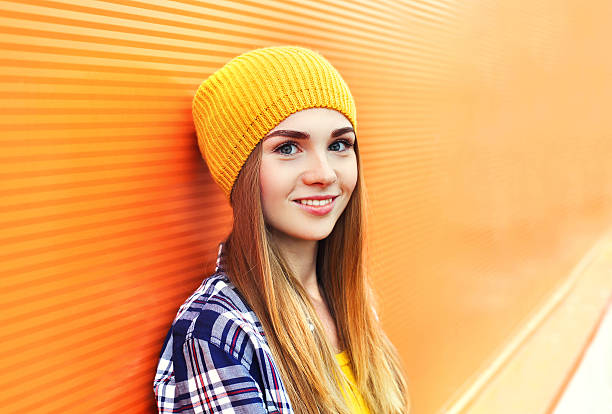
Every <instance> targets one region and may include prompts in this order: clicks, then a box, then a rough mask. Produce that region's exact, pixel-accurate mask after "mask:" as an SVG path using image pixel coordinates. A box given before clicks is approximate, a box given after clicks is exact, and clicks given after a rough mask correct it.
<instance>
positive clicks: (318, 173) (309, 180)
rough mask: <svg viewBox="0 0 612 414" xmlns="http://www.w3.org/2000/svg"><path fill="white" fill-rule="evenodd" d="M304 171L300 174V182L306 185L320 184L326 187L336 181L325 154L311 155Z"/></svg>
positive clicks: (334, 173)
mask: <svg viewBox="0 0 612 414" xmlns="http://www.w3.org/2000/svg"><path fill="white" fill-rule="evenodd" d="M311 154H312V156H311V157H310V159H309V160H308V166H307V168H306V171H304V173H303V174H302V181H303V182H304V184H307V185H314V184H321V185H323V186H327V185H329V184H333V183H335V182H336V180H337V179H338V176H337V175H336V171H335V170H334V168H333V167H332V165H330V163H329V160H328V158H327V155H326V154H322V155H321V154H319V153H314V152H313V153H311Z"/></svg>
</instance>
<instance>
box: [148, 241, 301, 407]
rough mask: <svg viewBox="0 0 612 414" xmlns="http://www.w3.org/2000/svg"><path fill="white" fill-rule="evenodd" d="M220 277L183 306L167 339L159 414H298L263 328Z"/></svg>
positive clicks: (158, 387)
mask: <svg viewBox="0 0 612 414" xmlns="http://www.w3.org/2000/svg"><path fill="white" fill-rule="evenodd" d="M222 247H223V243H221V244H219V255H218V257H217V266H216V268H215V273H214V274H213V275H211V276H210V277H208V278H206V279H205V280H204V281H203V282H202V284H201V285H200V287H199V288H198V289H197V290H196V291H195V292H194V293H193V294H192V295H191V296H190V297H189V298H188V299H187V300H186V301H185V303H183V305H181V307H180V308H179V311H178V313H177V315H176V318H175V319H174V322H173V324H172V327H171V328H170V331H169V332H168V335H167V336H166V340H165V342H164V346H163V349H162V352H161V355H160V359H159V363H158V365H157V373H156V375H155V380H154V382H153V389H154V392H155V397H156V399H157V408H158V410H159V412H160V413H223V414H230V413H249V414H251V413H252V414H257V413H279V414H280V413H285V414H292V413H293V409H292V408H291V404H290V402H289V396H288V395H287V392H286V391H285V387H284V386H283V382H282V380H281V378H280V376H279V371H278V368H277V366H276V365H275V363H274V361H273V359H272V353H271V352H270V348H269V346H268V343H267V341H266V338H265V335H264V331H263V327H262V325H261V322H260V321H259V319H258V318H257V316H256V315H255V313H254V312H253V311H252V310H251V309H250V307H249V306H248V305H247V303H246V302H245V301H244V299H243V298H242V296H241V295H240V293H239V292H238V290H237V289H236V287H235V286H234V285H232V283H231V282H230V281H229V279H228V278H227V275H226V274H225V273H224V271H223V268H222V261H223V256H222Z"/></svg>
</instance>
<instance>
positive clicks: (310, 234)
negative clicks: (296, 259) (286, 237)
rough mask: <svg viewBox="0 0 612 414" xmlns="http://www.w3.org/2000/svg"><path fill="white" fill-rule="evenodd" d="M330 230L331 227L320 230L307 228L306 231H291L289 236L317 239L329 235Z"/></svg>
mask: <svg viewBox="0 0 612 414" xmlns="http://www.w3.org/2000/svg"><path fill="white" fill-rule="evenodd" d="M331 231H332V229H325V230H321V231H313V229H309V230H308V231H304V232H296V233H293V234H291V236H293V237H294V238H296V239H301V240H311V241H319V240H323V239H324V238H326V237H327V236H329V235H330V234H331Z"/></svg>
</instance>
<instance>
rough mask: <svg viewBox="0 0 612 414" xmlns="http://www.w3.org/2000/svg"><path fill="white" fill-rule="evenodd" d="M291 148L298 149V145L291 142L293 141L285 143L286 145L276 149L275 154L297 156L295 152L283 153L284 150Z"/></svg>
mask: <svg viewBox="0 0 612 414" xmlns="http://www.w3.org/2000/svg"><path fill="white" fill-rule="evenodd" d="M291 147H296V148H297V144H296V143H295V142H291V141H288V142H285V143H284V144H282V145H279V146H278V147H276V149H275V150H274V152H279V153H281V154H282V155H293V154H295V152H286V151H283V148H291ZM289 151H291V150H289Z"/></svg>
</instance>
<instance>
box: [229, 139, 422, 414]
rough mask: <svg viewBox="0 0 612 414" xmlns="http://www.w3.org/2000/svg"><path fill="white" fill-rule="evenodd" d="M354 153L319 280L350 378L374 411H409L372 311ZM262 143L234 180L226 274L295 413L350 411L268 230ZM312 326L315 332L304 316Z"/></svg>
mask: <svg viewBox="0 0 612 414" xmlns="http://www.w3.org/2000/svg"><path fill="white" fill-rule="evenodd" d="M355 152H356V155H357V168H358V179H357V184H356V187H355V190H354V191H353V194H352V196H351V198H350V200H349V202H348V205H347V207H346V209H345V211H344V212H343V213H342V215H341V216H340V218H339V219H338V222H337V223H336V225H335V227H334V229H333V230H332V232H331V233H330V235H329V236H328V237H327V238H325V239H323V240H321V241H319V245H318V253H317V278H318V283H319V285H320V287H321V290H322V293H323V295H324V298H325V300H326V302H327V304H328V306H329V311H330V313H331V314H332V316H333V317H334V319H335V321H336V325H337V329H338V338H339V341H340V344H341V345H342V346H343V347H344V348H343V349H344V350H346V351H347V353H348V356H349V358H350V361H351V366H352V369H353V372H354V375H355V380H356V383H357V386H358V388H359V391H360V392H361V394H362V396H363V398H364V401H365V402H366V403H367V405H368V406H369V407H370V410H371V412H372V413H384V414H396V413H397V414H399V413H402V414H404V413H408V412H409V408H410V400H409V397H408V394H407V385H406V380H405V377H404V373H403V371H402V366H401V362H400V359H399V356H398V354H397V351H396V349H395V348H394V346H393V345H392V344H391V342H390V341H389V339H388V338H387V336H386V335H385V333H384V332H383V330H382V327H381V325H380V323H379V321H378V318H377V316H376V313H375V310H374V308H375V298H374V295H373V291H372V289H371V287H370V285H369V282H368V277H367V275H368V272H367V265H366V260H365V258H366V247H367V239H366V216H365V212H366V194H365V186H364V182H363V176H362V172H361V164H360V159H359V151H358V149H357V145H355ZM260 160H261V142H260V143H259V144H258V145H257V146H256V147H255V149H254V150H253V151H252V153H251V154H250V156H249V158H248V159H247V161H246V163H245V165H244V166H243V167H242V169H241V171H240V174H239V175H238V178H237V180H236V182H235V184H234V187H233V189H232V192H231V197H230V203H231V205H232V209H233V216H234V222H233V228H232V231H231V233H230V234H229V236H228V237H227V240H226V241H225V242H224V247H225V249H226V258H225V260H226V269H227V274H228V277H229V279H230V280H231V281H232V283H233V284H234V285H235V286H236V287H237V288H238V290H239V291H240V292H241V294H242V295H243V296H244V298H245V299H246V301H247V302H248V303H249V305H250V306H251V308H252V309H253V311H254V312H255V314H256V315H257V316H258V317H259V319H260V321H261V323H262V325H263V328H264V331H265V333H266V339H267V341H268V344H269V346H270V349H271V351H272V354H273V356H274V361H275V363H276V364H277V366H278V368H279V370H280V373H281V377H282V378H283V383H284V385H285V388H286V390H287V393H288V394H289V398H290V400H291V404H292V406H293V409H294V411H295V412H296V413H300V414H302V413H308V414H317V413H330V414H331V413H333V414H338V413H340V414H350V409H349V407H348V406H347V404H346V402H345V400H344V398H343V395H342V393H341V390H340V388H339V384H338V382H337V381H341V382H342V381H345V380H346V378H345V377H344V374H343V373H342V371H341V369H340V367H339V365H338V364H337V362H336V360H335V356H334V350H333V349H332V346H331V345H330V343H329V342H328V340H327V337H326V335H325V332H324V329H323V326H322V325H321V323H320V321H319V319H318V317H317V316H316V313H315V310H314V308H313V306H312V305H311V303H310V300H309V299H308V295H307V293H306V291H305V290H304V289H303V288H302V286H301V284H300V282H299V280H298V279H297V278H296V276H295V275H294V274H293V272H292V271H291V269H290V267H289V265H288V263H287V262H286V260H285V259H284V258H283V256H282V254H281V252H280V250H279V249H278V246H277V245H276V244H275V243H274V240H273V238H272V237H271V234H270V232H269V230H268V229H267V228H266V223H265V221H264V216H263V212H262V206H261V199H260V187H259V166H260ZM309 320H310V321H312V323H313V324H314V331H311V330H310V328H309V324H308V321H309Z"/></svg>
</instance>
